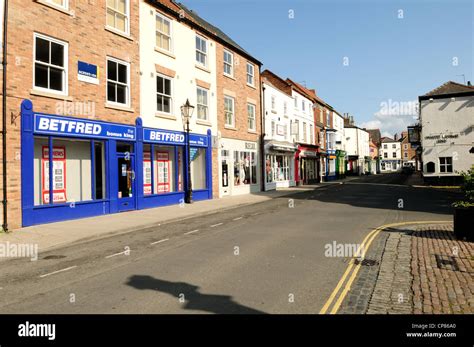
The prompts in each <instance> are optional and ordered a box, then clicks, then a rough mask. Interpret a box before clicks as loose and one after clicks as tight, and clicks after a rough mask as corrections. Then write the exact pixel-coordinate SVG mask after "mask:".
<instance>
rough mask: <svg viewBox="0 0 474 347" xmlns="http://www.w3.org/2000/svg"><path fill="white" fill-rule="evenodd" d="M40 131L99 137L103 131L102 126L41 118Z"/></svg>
mask: <svg viewBox="0 0 474 347" xmlns="http://www.w3.org/2000/svg"><path fill="white" fill-rule="evenodd" d="M38 130H46V131H48V130H49V131H60V132H67V133H76V134H88V135H98V134H100V133H101V131H102V127H101V126H100V124H93V123H87V122H81V121H74V120H66V119H49V118H40V120H39V122H38Z"/></svg>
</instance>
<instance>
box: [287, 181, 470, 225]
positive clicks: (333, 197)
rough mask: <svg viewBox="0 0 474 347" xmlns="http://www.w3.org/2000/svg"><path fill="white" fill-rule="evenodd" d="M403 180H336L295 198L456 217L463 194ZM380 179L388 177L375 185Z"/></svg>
mask: <svg viewBox="0 0 474 347" xmlns="http://www.w3.org/2000/svg"><path fill="white" fill-rule="evenodd" d="M403 179H404V178H403V176H402V175H401V174H399V175H381V176H380V177H375V176H374V177H368V178H365V177H363V178H361V179H357V180H352V181H349V182H346V183H343V184H342V182H341V184H337V181H335V182H334V184H328V185H327V186H326V187H324V188H319V189H316V190H314V191H312V192H309V193H308V192H305V193H300V194H295V195H292V196H291V198H294V199H302V200H316V201H320V202H323V203H335V204H347V205H351V206H355V207H363V208H374V209H386V210H400V211H414V212H426V213H433V214H440V215H451V216H452V214H453V207H451V204H452V203H453V202H454V201H456V200H459V199H460V198H461V197H462V194H461V193H460V192H457V191H446V190H439V189H431V188H415V187H411V186H409V185H403V184H400V183H399V182H400V181H402V180H403ZM376 180H377V181H382V180H384V182H383V183H382V182H377V183H378V184H377V183H376V184H374V183H375V181H376ZM394 182H397V183H394ZM354 183H355V184H354ZM366 183H368V184H366ZM384 183H385V184H384ZM386 184H388V185H386ZM289 197H290V196H286V197H281V198H280V199H288V198H289Z"/></svg>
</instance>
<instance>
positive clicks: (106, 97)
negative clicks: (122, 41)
mask: <svg viewBox="0 0 474 347" xmlns="http://www.w3.org/2000/svg"><path fill="white" fill-rule="evenodd" d="M109 60H110V61H112V62H114V63H117V64H122V65H125V66H126V67H127V93H126V100H127V102H126V103H125V104H122V103H120V102H115V101H109V95H108V93H109V71H108V69H109V64H108V62H109ZM105 63H106V64H105V100H106V103H107V104H109V105H114V106H120V107H130V99H131V98H130V95H131V94H130V87H131V83H130V63H129V62H127V61H123V60H120V59H117V58H113V57H107V58H106V61H105ZM117 74H118V71H117ZM110 81H111V82H113V83H116V84H121V85H123V83H122V82H118V81H112V80H110Z"/></svg>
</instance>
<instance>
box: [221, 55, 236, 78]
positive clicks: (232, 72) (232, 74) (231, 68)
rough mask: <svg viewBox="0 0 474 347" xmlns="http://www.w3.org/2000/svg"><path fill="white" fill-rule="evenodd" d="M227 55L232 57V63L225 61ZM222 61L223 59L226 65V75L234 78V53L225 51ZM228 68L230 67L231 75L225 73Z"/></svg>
mask: <svg viewBox="0 0 474 347" xmlns="http://www.w3.org/2000/svg"><path fill="white" fill-rule="evenodd" d="M226 54H228V55H229V56H230V63H229V62H227V61H226V60H225V55H226ZM222 59H223V64H224V67H223V68H224V75H226V76H229V77H234V53H232V52H231V51H229V50H227V49H224V53H223V57H222ZM226 66H229V67H230V74H228V73H227V72H225V67H226Z"/></svg>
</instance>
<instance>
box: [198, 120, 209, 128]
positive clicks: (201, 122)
mask: <svg viewBox="0 0 474 347" xmlns="http://www.w3.org/2000/svg"><path fill="white" fill-rule="evenodd" d="M196 124H199V125H204V126H207V127H212V124H211V122H209V121H206V120H202V119H196Z"/></svg>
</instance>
